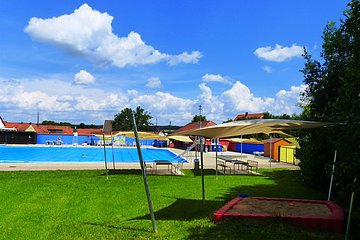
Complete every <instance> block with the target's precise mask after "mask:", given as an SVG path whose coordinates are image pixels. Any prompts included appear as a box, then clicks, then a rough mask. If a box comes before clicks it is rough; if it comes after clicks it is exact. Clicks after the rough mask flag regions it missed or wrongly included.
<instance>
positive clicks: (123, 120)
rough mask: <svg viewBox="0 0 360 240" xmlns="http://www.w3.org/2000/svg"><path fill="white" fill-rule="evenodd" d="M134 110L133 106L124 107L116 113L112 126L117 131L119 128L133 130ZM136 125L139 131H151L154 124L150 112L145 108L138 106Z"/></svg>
mask: <svg viewBox="0 0 360 240" xmlns="http://www.w3.org/2000/svg"><path fill="white" fill-rule="evenodd" d="M132 112H133V110H132V109H131V108H124V109H123V110H121V112H120V113H118V114H116V115H115V119H114V121H113V122H112V128H113V130H115V131H118V130H124V131H127V130H133V125H132ZM134 113H135V120H136V125H137V128H138V130H139V131H149V130H150V126H151V125H152V124H151V122H150V120H151V119H152V117H151V115H150V113H148V112H146V111H145V110H144V109H143V108H141V107H140V106H138V107H137V108H136V109H135V111H134Z"/></svg>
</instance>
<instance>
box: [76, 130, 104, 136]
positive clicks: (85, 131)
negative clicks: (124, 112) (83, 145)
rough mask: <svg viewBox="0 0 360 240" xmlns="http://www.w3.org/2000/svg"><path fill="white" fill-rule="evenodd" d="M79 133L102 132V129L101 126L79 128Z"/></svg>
mask: <svg viewBox="0 0 360 240" xmlns="http://www.w3.org/2000/svg"><path fill="white" fill-rule="evenodd" d="M77 132H78V135H92V134H101V133H102V129H99V128H78V129H77Z"/></svg>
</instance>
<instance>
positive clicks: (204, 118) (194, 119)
mask: <svg viewBox="0 0 360 240" xmlns="http://www.w3.org/2000/svg"><path fill="white" fill-rule="evenodd" d="M200 121H201V122H204V121H207V120H206V116H202V115H201V116H200V115H195V116H194V118H193V119H192V120H191V122H200Z"/></svg>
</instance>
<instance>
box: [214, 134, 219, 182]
mask: <svg viewBox="0 0 360 240" xmlns="http://www.w3.org/2000/svg"><path fill="white" fill-rule="evenodd" d="M218 141H219V139H218V138H215V174H216V179H218Z"/></svg>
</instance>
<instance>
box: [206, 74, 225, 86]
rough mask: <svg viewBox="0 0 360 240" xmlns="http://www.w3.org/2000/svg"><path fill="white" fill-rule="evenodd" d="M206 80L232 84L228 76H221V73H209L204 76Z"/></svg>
mask: <svg viewBox="0 0 360 240" xmlns="http://www.w3.org/2000/svg"><path fill="white" fill-rule="evenodd" d="M202 80H203V81H204V82H219V83H225V84H229V85H231V82H230V81H229V79H228V78H227V77H224V76H221V75H220V74H208V73H206V74H205V75H204V76H202Z"/></svg>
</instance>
